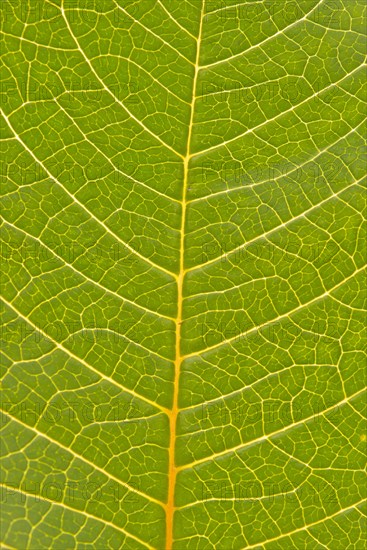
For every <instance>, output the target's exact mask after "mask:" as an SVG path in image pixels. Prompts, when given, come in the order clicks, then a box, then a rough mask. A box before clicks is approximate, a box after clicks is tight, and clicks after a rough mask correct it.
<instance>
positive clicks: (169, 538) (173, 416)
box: [166, 0, 205, 550]
mask: <svg viewBox="0 0 367 550" xmlns="http://www.w3.org/2000/svg"><path fill="white" fill-rule="evenodd" d="M204 5H205V0H202V6H201V13H200V24H199V34H198V38H197V44H196V59H195V69H194V71H195V72H194V78H193V85H192V96H191V107H190V123H189V130H188V135H187V145H186V155H185V157H184V159H183V163H184V177H183V192H182V211H181V229H180V271H179V274H178V278H177V318H176V343H175V346H176V359H175V372H174V392H173V405H172V410H171V411H170V414H169V421H170V444H169V465H168V499H167V506H166V550H172V544H173V516H174V511H175V502H174V499H175V487H176V476H177V469H176V464H175V446H176V426H177V415H178V388H179V378H180V371H181V363H182V357H181V327H182V321H183V319H182V303H183V283H184V277H185V264H184V243H185V229H186V204H187V182H188V175H189V162H190V148H191V136H192V128H193V121H194V112H195V101H196V96H197V93H196V92H197V90H196V87H197V77H198V72H199V57H200V42H201V33H202V26H203V19H204Z"/></svg>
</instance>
